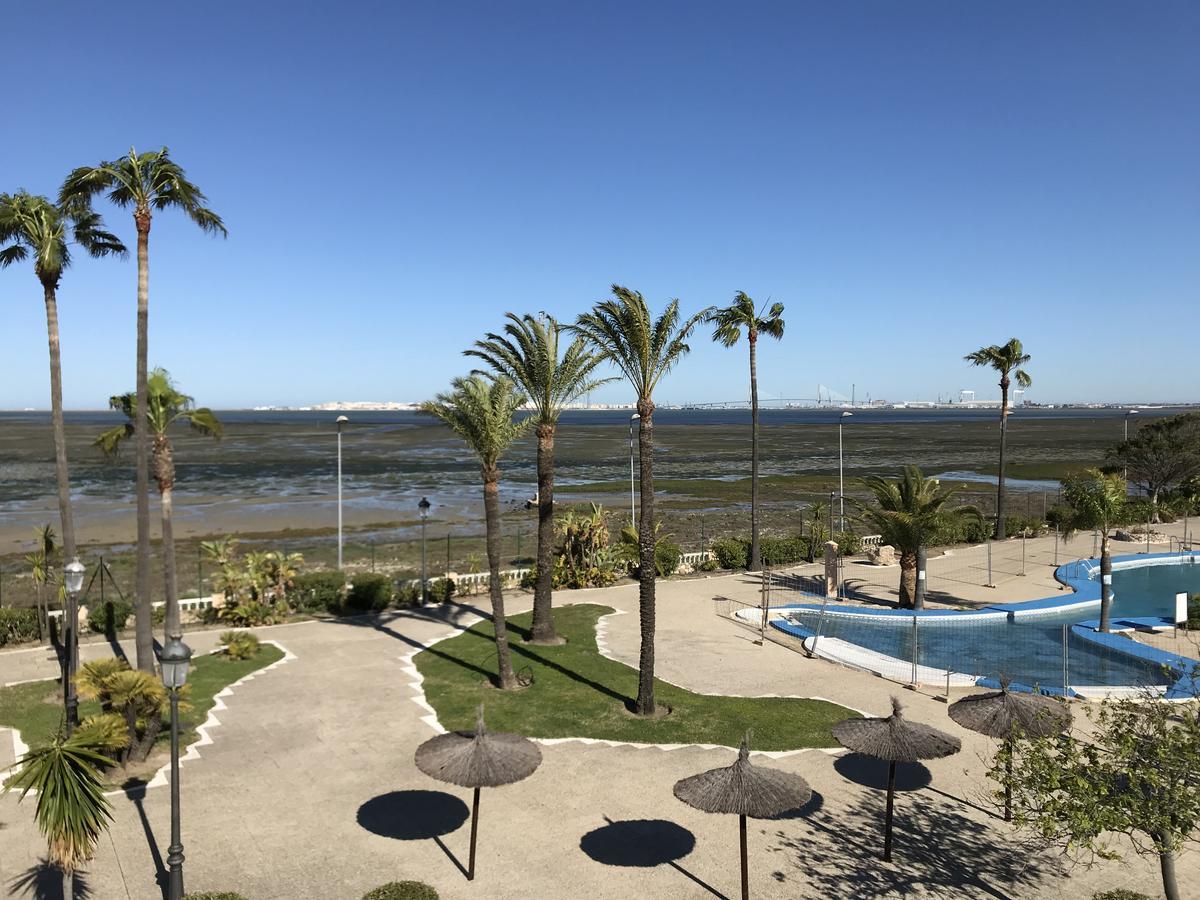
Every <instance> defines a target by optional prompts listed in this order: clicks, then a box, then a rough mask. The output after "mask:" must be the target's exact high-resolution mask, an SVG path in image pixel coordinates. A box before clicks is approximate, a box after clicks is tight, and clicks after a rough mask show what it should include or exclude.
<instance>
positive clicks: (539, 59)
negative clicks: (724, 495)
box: [0, 0, 1200, 407]
mask: <svg viewBox="0 0 1200 900" xmlns="http://www.w3.org/2000/svg"><path fill="white" fill-rule="evenodd" d="M251 7H252V8H251ZM201 9H203V13H202V14H198V13H199V11H200V10H201ZM135 21H136V28H135V29H133V30H131V29H130V25H131V22H130V21H129V20H128V19H127V18H124V17H120V16H88V17H86V24H85V25H84V24H80V23H81V22H82V18H81V16H80V13H79V10H78V8H75V7H73V6H72V5H71V4H22V5H16V6H12V7H10V8H9V9H7V10H6V13H5V32H6V35H7V38H8V39H7V40H6V42H5V45H6V49H5V55H6V61H5V65H6V69H7V71H9V72H10V73H18V72H19V73H22V74H21V76H20V77H19V78H13V79H10V83H9V87H10V90H9V91H7V92H6V106H7V109H6V117H5V118H6V122H7V123H8V127H7V128H6V129H5V137H4V140H2V141H0V190H14V189H17V188H21V187H24V188H28V189H29V190H32V191H36V192H44V193H53V192H54V191H56V189H57V187H58V184H59V183H60V182H61V180H62V177H63V176H64V175H65V173H66V172H67V171H68V170H69V169H70V168H72V167H74V166H76V165H80V164H84V163H91V162H96V161H99V160H101V159H105V158H112V157H114V156H117V155H119V154H121V153H122V152H124V151H125V150H126V149H127V148H128V147H129V146H130V145H131V144H133V145H136V146H137V147H138V148H150V147H156V146H161V145H163V144H167V145H168V146H169V147H170V148H171V150H172V153H173V154H174V155H175V157H176V158H177V160H178V161H179V162H180V163H181V164H182V165H183V166H184V167H185V168H186V169H187V171H188V173H189V175H190V176H191V177H192V178H193V179H194V180H195V181H196V182H197V183H198V184H200V186H201V187H202V188H203V189H204V190H205V191H206V192H207V193H208V195H209V198H210V200H211V202H212V205H213V207H214V208H215V209H216V210H217V211H218V212H219V213H221V214H222V215H223V216H224V217H225V220H226V223H227V225H228V227H229V239H228V240H224V241H223V240H215V239H212V238H210V237H208V236H205V235H204V234H202V233H201V232H199V231H198V230H197V229H195V228H194V227H193V226H191V225H190V223H188V222H186V221H185V220H183V219H182V218H181V217H179V216H178V215H175V214H171V213H166V214H163V215H161V216H159V217H158V218H157V219H156V220H155V223H154V227H153V232H152V236H151V275H150V278H151V301H150V302H151V354H150V359H151V363H152V364H157V365H164V366H166V367H167V368H169V369H170V370H171V371H172V372H173V374H175V376H176V377H177V378H178V380H179V381H180V383H181V385H182V386H183V387H184V388H185V389H186V390H188V391H189V392H190V393H192V394H194V395H195V396H196V397H197V399H198V400H199V401H200V402H202V403H206V404H210V405H214V406H218V407H229V406H243V405H255V404H294V405H299V404H305V403H312V402H321V401H326V400H333V399H348V400H353V399H391V400H413V399H422V398H424V397H427V396H429V395H430V394H432V393H433V392H434V391H436V390H439V389H441V388H443V387H444V386H445V385H446V384H447V382H448V380H449V379H450V378H451V377H452V376H453V375H455V374H460V373H463V372H465V371H467V370H468V369H469V368H470V366H469V363H468V362H467V360H465V359H463V358H462V357H461V356H460V355H459V354H460V351H461V350H462V349H463V348H464V347H466V346H468V345H469V344H470V343H471V341H473V340H474V339H475V338H476V337H477V336H479V335H480V334H481V333H482V332H483V331H484V330H485V329H488V328H494V327H496V326H497V325H498V324H499V323H500V320H501V316H502V314H503V313H504V311H506V310H510V309H511V310H515V311H531V312H536V311H537V310H539V309H544V310H547V311H549V312H551V313H553V314H555V315H557V316H559V317H560V318H562V319H568V320H569V319H573V318H574V316H575V315H576V314H577V313H578V312H579V311H580V310H582V309H584V308H586V307H588V306H589V305H590V304H591V303H593V302H594V301H595V300H597V299H600V298H602V297H603V296H605V295H606V293H607V290H608V285H609V284H610V283H612V282H614V281H617V282H621V283H624V284H627V285H629V286H631V287H634V288H636V289H639V290H641V291H642V292H643V293H645V294H646V296H647V298H648V299H650V300H651V302H652V304H653V305H654V306H656V307H660V306H661V305H662V304H663V303H664V302H665V301H666V300H667V299H668V298H669V297H679V298H680V300H681V302H682V304H683V307H684V308H685V310H695V309H699V308H701V307H704V306H707V305H710V304H716V303H722V302H727V301H728V300H729V299H730V298H731V297H732V295H733V293H734V292H735V291H737V290H745V291H747V292H748V293H750V294H751V295H752V296H754V297H756V298H758V299H760V300H765V299H766V298H767V297H768V296H770V297H771V298H773V299H776V300H780V301H782V302H783V303H785V305H786V307H787V323H788V324H787V334H786V337H785V338H784V342H783V344H782V345H781V346H767V347H764V349H763V352H762V353H761V363H760V386H761V391H762V392H763V393H764V394H765V395H769V396H779V395H784V396H793V397H810V396H812V395H813V394H814V393H815V390H816V385H817V384H818V383H822V384H825V385H829V386H832V387H833V388H834V389H835V390H838V391H841V392H843V393H845V394H849V392H850V386H851V384H852V383H854V384H856V385H857V391H858V397H859V399H862V398H863V397H864V396H865V395H867V394H868V393H869V394H871V395H872V396H873V397H887V398H889V399H891V400H905V399H915V398H918V397H919V398H932V397H934V396H936V395H937V394H939V393H943V394H945V393H948V392H950V391H955V390H958V389H960V388H974V389H975V390H977V391H978V395H979V396H980V397H986V396H993V395H994V394H995V393H996V389H995V388H994V386H993V385H992V381H993V379H991V378H989V377H987V376H986V375H985V374H984V373H982V372H978V371H974V370H971V369H969V368H968V367H967V366H966V365H965V364H964V363H962V361H961V357H962V355H963V354H964V353H966V352H968V351H970V350H972V349H974V348H975V347H977V346H979V345H981V344H985V343H994V342H1002V341H1004V340H1007V339H1008V338H1009V337H1010V336H1012V335H1017V336H1019V337H1021V338H1022V339H1023V340H1024V341H1025V343H1026V346H1027V348H1028V350H1029V351H1030V352H1031V353H1032V354H1033V356H1034V361H1033V363H1032V364H1031V366H1030V369H1031V372H1032V374H1033V376H1034V389H1033V390H1031V391H1030V393H1029V395H1028V397H1029V399H1036V400H1040V401H1043V402H1055V401H1070V400H1105V399H1111V400H1122V399H1128V400H1150V399H1161V400H1176V401H1194V400H1200V392H1197V390H1196V386H1197V383H1198V379H1197V377H1196V359H1197V357H1196V349H1195V347H1196V344H1195V335H1196V330H1195V327H1196V325H1195V323H1196V315H1197V312H1198V311H1200V297H1198V293H1200V252H1198V248H1200V180H1198V179H1197V168H1196V161H1197V159H1200V117H1198V116H1197V115H1196V113H1197V105H1196V102H1197V101H1196V98H1197V96H1200V54H1197V53H1196V47H1197V46H1200V6H1198V5H1196V4H1194V3H1187V2H1178V3H1171V2H1161V3H1154V4H1144V3H1137V2H1128V3H1108V2H1091V3H1086V4H1083V3H1075V4H1070V3H1058V4H1046V3H1042V2H1027V3H1003V4H979V3H958V2H938V3H932V2H931V3H925V2H915V0H910V2H905V3H895V2H860V3H844V4H839V3H824V4H802V3H782V4H778V5H771V4H753V3H747V4H729V3H723V4H711V5H709V4H704V3H697V2H689V3H679V4H668V3H654V4H646V3H637V4H634V3H631V4H623V3H597V4H565V3H564V4H527V3H513V4H494V3H481V4H464V3H441V4H420V5H416V4H411V5H410V4H403V5H402V4H399V3H377V4H364V3H351V2H343V3H337V4H332V3H330V4H322V5H319V6H318V5H314V4H295V3H287V4H275V5H272V4H267V3H257V4H233V3H225V4H205V5H203V7H201V6H197V5H179V4H160V5H158V6H156V7H155V9H154V13H153V15H141V16H138V17H136V20H135ZM106 213H107V215H108V218H109V221H110V224H111V225H112V226H114V228H115V229H116V230H118V231H119V232H120V233H121V234H122V235H123V236H124V237H125V238H126V239H127V241H128V242H130V243H131V244H132V241H133V229H132V222H131V220H130V217H129V216H128V214H127V213H123V212H118V211H115V210H111V208H106ZM135 279H136V270H135V265H134V262H133V260H132V258H131V259H130V260H128V261H126V262H123V263H122V262H112V261H105V262H92V261H85V262H80V263H79V264H77V265H76V267H75V268H74V269H73V270H72V271H70V272H68V273H67V275H66V277H65V278H64V280H63V284H62V288H61V292H60V306H61V316H62V330H63V352H64V377H65V382H66V392H65V393H66V403H67V405H68V407H98V406H102V405H103V404H104V402H105V399H106V397H107V396H108V394H110V393H113V392H116V391H119V390H125V389H129V388H131V387H132V385H133V375H134V364H133V363H134V360H133V349H134V311H135V306H134V304H135V294H134V289H135ZM0 310H2V314H3V322H4V327H3V328H2V329H0V407H23V406H37V407H44V406H46V405H47V404H48V393H49V392H48V379H47V375H46V346H45V318H44V309H43V306H42V304H41V296H40V291H39V289H38V285H37V283H36V281H35V279H34V276H33V274H32V271H31V270H30V269H28V268H21V269H9V270H6V271H3V272H0ZM693 347H694V350H693V354H692V356H691V357H690V358H689V359H688V360H687V361H686V362H685V363H684V364H683V365H681V366H680V367H679V369H678V370H677V372H676V373H674V374H673V375H672V376H671V377H670V378H669V379H668V380H667V381H666V382H665V383H664V384H663V385H662V387H661V389H660V392H659V398H660V400H662V401H668V402H670V401H685V400H723V399H735V398H739V397H744V396H745V394H746V390H747V388H746V385H745V381H746V377H747V376H746V361H745V351H744V348H743V349H737V350H733V351H728V350H724V349H722V348H719V347H717V346H715V345H713V344H711V342H710V341H709V340H708V337H707V333H704V334H702V335H699V336H698V337H697V339H696V340H695V341H694V342H693ZM628 395H629V392H628V389H627V388H625V387H623V386H621V385H614V386H611V387H609V388H606V389H605V390H604V391H603V392H602V394H601V393H598V394H597V395H596V396H595V397H594V399H595V400H613V401H622V400H627V399H629V396H628Z"/></svg>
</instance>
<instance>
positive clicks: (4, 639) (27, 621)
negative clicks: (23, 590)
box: [0, 606, 38, 647]
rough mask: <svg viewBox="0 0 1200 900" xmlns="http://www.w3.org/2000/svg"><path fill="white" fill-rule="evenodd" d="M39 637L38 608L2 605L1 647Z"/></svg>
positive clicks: (0, 621) (0, 610)
mask: <svg viewBox="0 0 1200 900" xmlns="http://www.w3.org/2000/svg"><path fill="white" fill-rule="evenodd" d="M37 638H38V616H37V610H36V609H18V608H16V607H12V606H9V607H0V647H6V646H8V645H9V644H19V643H21V642H22V641H36V640H37Z"/></svg>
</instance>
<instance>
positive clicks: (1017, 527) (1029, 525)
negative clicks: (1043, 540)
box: [1004, 515, 1046, 537]
mask: <svg viewBox="0 0 1200 900" xmlns="http://www.w3.org/2000/svg"><path fill="white" fill-rule="evenodd" d="M1045 527H1046V523H1045V522H1044V521H1043V520H1042V519H1041V518H1040V517H1038V516H1021V515H1016V516H1008V517H1006V518H1005V520H1004V534H1005V536H1006V537H1020V536H1021V535H1022V534H1027V535H1029V536H1030V537H1037V536H1038V535H1039V534H1041V533H1042V531H1043V530H1044V529H1045Z"/></svg>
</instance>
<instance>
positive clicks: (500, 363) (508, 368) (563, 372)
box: [464, 313, 612, 644]
mask: <svg viewBox="0 0 1200 900" xmlns="http://www.w3.org/2000/svg"><path fill="white" fill-rule="evenodd" d="M506 318H507V319H508V322H507V323H505V325H504V333H503V334H494V333H492V332H488V334H487V336H486V338H485V339H484V340H482V341H476V342H475V346H474V347H472V348H471V349H470V350H465V351H464V354H465V355H466V356H475V357H478V358H479V359H482V360H483V361H484V362H486V363H487V364H488V365H489V366H491V367H492V368H493V369H494V370H495V371H496V374H498V375H503V376H504V377H505V378H509V379H511V380H512V382H513V383H514V384H515V385H516V386H517V387H518V388H519V389H520V390H522V391H524V392H525V394H526V395H528V397H529V403H530V405H531V406H532V407H533V409H534V415H533V420H534V422H535V428H536V434H537V484H538V490H537V499H538V543H537V581H536V583H535V585H534V590H533V627H532V629H531V632H532V633H531V635H530V640H531V642H532V643H535V644H554V643H558V642H559V637H558V635H557V633H556V632H555V630H554V616H553V613H552V611H551V588H552V583H553V580H554V558H553V557H554V434H555V431H556V430H557V428H558V417H559V415H560V414H561V413H562V411H563V409H564V407H566V405H567V404H568V403H571V402H572V401H574V400H577V399H579V398H580V397H582V396H583V395H584V394H587V393H588V392H589V391H592V390H594V389H595V388H597V387H599V386H600V385H601V384H604V383H606V382H607V381H610V380H612V379H601V378H593V377H592V372H593V371H594V370H595V368H596V366H598V365H599V364H600V363H601V362H602V361H603V357H601V356H600V355H599V354H597V353H590V352H588V351H587V349H586V345H585V343H584V341H583V338H576V339H575V340H574V341H572V342H571V344H570V346H568V347H567V349H566V352H565V353H564V354H563V355H562V358H561V359H560V358H559V352H558V338H559V334H560V333H561V331H562V329H561V327H560V326H559V324H558V322H557V321H555V319H554V318H553V317H550V316H548V317H546V318H545V320H543V319H541V318H534V317H533V316H531V315H528V314H527V315H524V316H519V317H518V316H516V315H514V314H513V313H508V314H507V315H506Z"/></svg>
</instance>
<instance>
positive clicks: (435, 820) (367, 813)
mask: <svg viewBox="0 0 1200 900" xmlns="http://www.w3.org/2000/svg"><path fill="white" fill-rule="evenodd" d="M469 815H470V811H469V810H468V809H467V804H465V803H463V801H462V800H460V799H458V798H457V797H455V796H454V795H453V794H447V793H446V792H445V791H392V792H391V793H388V794H380V795H379V796H377V797H372V798H371V799H370V800H368V801H367V802H366V803H364V804H363V805H362V806H360V807H359V808H358V813H357V816H356V818H357V820H358V824H359V826H360V827H362V828H364V829H366V830H367V831H369V832H371V833H372V834H377V835H379V836H380V837H386V838H392V839H393V840H397V841H430V840H431V841H433V842H434V843H435V844H437V845H438V847H439V849H441V851H442V852H443V853H445V854H446V856H447V858H448V859H449V860H450V862H452V863H454V865H455V867H456V868H457V869H458V870H459V871H460V872H461V873H462V874H463V876H464V877H466V875H467V868H466V866H464V865H463V864H462V863H461V862H460V861H459V859H458V857H456V856H455V855H454V853H452V852H451V850H450V848H449V847H447V846H446V844H445V842H444V841H443V840H442V836H443V835H447V834H450V833H451V832H453V831H457V830H458V829H459V828H461V827H462V825H463V823H464V822H466V821H467V818H468V816H469Z"/></svg>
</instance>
